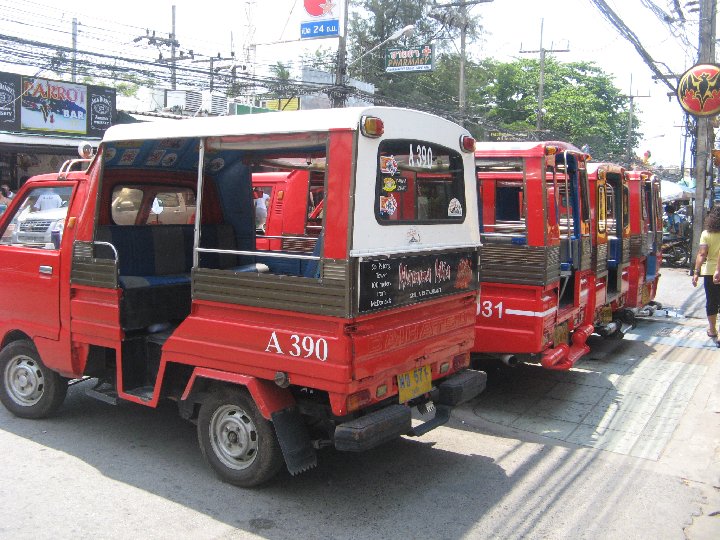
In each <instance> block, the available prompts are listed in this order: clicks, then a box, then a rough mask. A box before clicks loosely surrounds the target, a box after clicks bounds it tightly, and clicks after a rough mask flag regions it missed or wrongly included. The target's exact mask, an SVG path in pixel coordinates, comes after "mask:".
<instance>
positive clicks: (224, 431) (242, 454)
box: [210, 405, 258, 470]
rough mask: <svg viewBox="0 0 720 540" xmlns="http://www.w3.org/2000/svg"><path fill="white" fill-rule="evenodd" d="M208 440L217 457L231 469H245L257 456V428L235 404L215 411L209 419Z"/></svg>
mask: <svg viewBox="0 0 720 540" xmlns="http://www.w3.org/2000/svg"><path fill="white" fill-rule="evenodd" d="M210 442H211V445H212V448H213V451H214V452H215V455H216V456H217V457H218V459H220V461H222V463H223V464H224V465H225V466H227V467H230V468H231V469H236V470H240V469H245V468H247V467H249V466H250V465H251V464H252V463H253V461H255V458H256V456H257V451H258V433H257V428H256V427H255V424H254V423H253V421H252V419H251V418H250V417H249V416H248V415H247V413H246V412H245V411H244V410H243V409H242V408H240V407H238V406H237V405H224V406H222V407H219V408H218V409H217V410H216V411H215V413H214V414H213V416H212V419H211V421H210Z"/></svg>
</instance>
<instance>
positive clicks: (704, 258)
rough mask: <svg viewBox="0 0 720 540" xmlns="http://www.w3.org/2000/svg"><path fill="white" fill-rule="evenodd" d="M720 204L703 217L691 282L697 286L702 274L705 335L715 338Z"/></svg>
mask: <svg viewBox="0 0 720 540" xmlns="http://www.w3.org/2000/svg"><path fill="white" fill-rule="evenodd" d="M719 257H720V206H713V208H712V210H710V213H709V214H708V216H707V217H706V218H705V228H704V230H703V232H702V234H701V235H700V245H699V246H698V252H697V257H696V259H695V268H694V270H693V276H692V284H693V287H697V283H698V280H699V279H700V276H703V285H704V287H705V314H706V315H707V320H708V328H707V335H708V337H710V338H712V339H717V336H718V333H717V326H716V325H717V315H718V311H720V266H719V265H718V258H719Z"/></svg>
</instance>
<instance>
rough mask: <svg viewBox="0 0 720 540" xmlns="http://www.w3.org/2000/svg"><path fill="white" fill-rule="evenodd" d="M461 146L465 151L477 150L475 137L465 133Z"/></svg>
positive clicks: (461, 139)
mask: <svg viewBox="0 0 720 540" xmlns="http://www.w3.org/2000/svg"><path fill="white" fill-rule="evenodd" d="M460 148H461V149H462V151H463V152H474V151H475V139H474V138H472V137H471V136H470V135H463V136H462V137H460Z"/></svg>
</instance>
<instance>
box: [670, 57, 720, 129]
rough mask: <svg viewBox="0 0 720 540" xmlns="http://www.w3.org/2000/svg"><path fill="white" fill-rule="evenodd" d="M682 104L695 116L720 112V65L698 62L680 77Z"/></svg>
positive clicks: (678, 94) (679, 92)
mask: <svg viewBox="0 0 720 540" xmlns="http://www.w3.org/2000/svg"><path fill="white" fill-rule="evenodd" d="M677 96H678V100H679V101H680V106H681V107H682V108H683V109H684V110H685V111H686V112H688V113H690V114H692V115H694V116H712V115H715V114H718V113H720V66H718V65H716V64H696V65H694V66H693V67H691V68H690V69H688V70H687V71H686V72H685V73H684V74H683V76H682V77H681V78H680V83H679V84H678V87H677Z"/></svg>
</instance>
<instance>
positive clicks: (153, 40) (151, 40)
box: [133, 6, 195, 90]
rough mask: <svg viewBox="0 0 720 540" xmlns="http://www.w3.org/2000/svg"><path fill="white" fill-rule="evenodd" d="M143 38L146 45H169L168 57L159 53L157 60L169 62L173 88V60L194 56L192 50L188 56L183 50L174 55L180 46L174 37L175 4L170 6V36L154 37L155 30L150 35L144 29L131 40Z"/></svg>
mask: <svg viewBox="0 0 720 540" xmlns="http://www.w3.org/2000/svg"><path fill="white" fill-rule="evenodd" d="M144 39H147V42H148V45H156V46H158V48H159V47H160V45H162V46H164V47H167V46H170V58H163V55H162V53H160V57H159V58H158V61H159V62H166V63H169V64H170V88H171V89H172V90H175V89H176V87H177V72H176V69H175V62H177V61H178V60H187V59H188V58H194V57H195V56H194V55H193V52H192V51H190V57H187V56H185V54H184V53H183V51H180V56H175V51H176V49H177V47H179V46H180V43H178V40H177V39H175V6H173V7H172V32H171V33H170V36H169V37H167V38H162V37H156V36H155V31H153V33H152V35H150V30H146V31H145V35H144V36H138V37H136V38H135V39H133V41H134V42H135V43H137V42H138V41H142V40H144Z"/></svg>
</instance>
